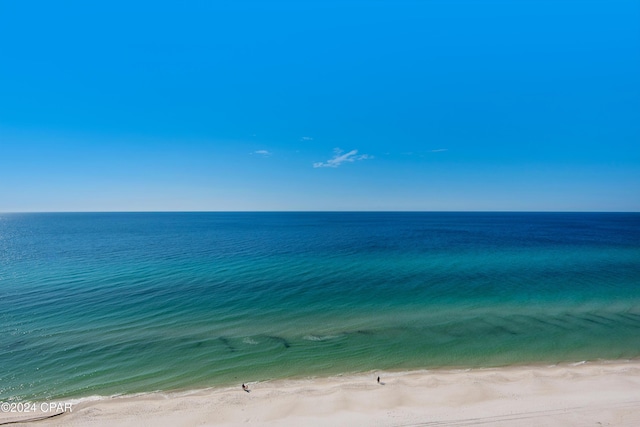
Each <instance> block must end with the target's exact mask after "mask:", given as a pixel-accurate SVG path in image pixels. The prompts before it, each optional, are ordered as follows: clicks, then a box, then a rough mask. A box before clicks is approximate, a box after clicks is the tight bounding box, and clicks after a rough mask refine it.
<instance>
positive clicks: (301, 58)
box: [0, 0, 640, 212]
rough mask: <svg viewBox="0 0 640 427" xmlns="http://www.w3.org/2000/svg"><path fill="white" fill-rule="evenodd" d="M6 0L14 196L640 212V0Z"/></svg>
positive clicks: (8, 166)
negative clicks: (96, 0)
mask: <svg viewBox="0 0 640 427" xmlns="http://www.w3.org/2000/svg"><path fill="white" fill-rule="evenodd" d="M132 3H134V2H117V1H109V2H65V1H61V2H44V1H43V2H35V1H28V0H25V1H9V0H0V212H10V211H138V210H145V211H146V210H151V211H153V210H213V211H216V210H527V211H537V210H543V211H544V210H551V211H554V210H560V211H590V210H595V211H640V1H615V0H610V1H588V0H585V1H562V0H555V1H545V0H536V1H515V0H512V1H482V0H477V1H456V0H446V1H445V0H442V1H429V0H425V1H402V0H399V1H379V0H369V1H349V0H343V1H331V0H325V1H295V2H294V1H268V0H264V1H242V0H238V1H213V0H212V1H197V2H196V1H192V2H187V1H185V2H177V1H176V2H163V1H153V2H151V1H149V2H135V4H132Z"/></svg>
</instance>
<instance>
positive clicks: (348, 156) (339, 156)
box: [313, 148, 373, 168]
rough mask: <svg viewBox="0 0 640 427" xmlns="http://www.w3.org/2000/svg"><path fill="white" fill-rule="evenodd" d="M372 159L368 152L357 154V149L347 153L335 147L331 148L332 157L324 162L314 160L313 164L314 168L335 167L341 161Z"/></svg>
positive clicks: (341, 162)
mask: <svg viewBox="0 0 640 427" xmlns="http://www.w3.org/2000/svg"><path fill="white" fill-rule="evenodd" d="M368 159H373V156H371V155H369V154H360V155H358V150H351V151H349V152H348V153H344V152H343V151H342V150H341V149H339V148H336V149H334V150H333V157H332V158H331V159H329V160H327V161H326V162H316V163H314V164H313V167H314V168H337V167H338V166H340V165H341V164H343V163H353V162H355V161H357V160H368Z"/></svg>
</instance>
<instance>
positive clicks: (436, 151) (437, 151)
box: [431, 148, 449, 153]
mask: <svg viewBox="0 0 640 427" xmlns="http://www.w3.org/2000/svg"><path fill="white" fill-rule="evenodd" d="M443 151H449V149H448V148H438V149H436V150H431V152H432V153H442V152H443Z"/></svg>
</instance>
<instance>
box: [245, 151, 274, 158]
mask: <svg viewBox="0 0 640 427" xmlns="http://www.w3.org/2000/svg"><path fill="white" fill-rule="evenodd" d="M249 154H260V155H261V156H264V157H269V156H270V155H271V152H270V151H267V150H256V151H254V152H252V153H249Z"/></svg>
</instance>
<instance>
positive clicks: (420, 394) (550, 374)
mask: <svg viewBox="0 0 640 427" xmlns="http://www.w3.org/2000/svg"><path fill="white" fill-rule="evenodd" d="M378 376H380V378H381V383H380V384H378V383H377V382H376V378H377V377H378ZM245 384H247V385H248V386H249V389H250V392H249V393H246V392H244V391H243V390H242V388H241V387H240V384H238V385H237V387H213V388H205V389H196V390H182V391H172V392H151V393H141V394H135V395H120V396H89V397H83V398H78V399H66V400H60V401H56V402H53V403H60V404H67V403H70V404H71V410H70V411H67V412H66V413H63V414H61V415H57V414H58V412H59V411H53V410H52V409H53V407H51V409H50V408H49V407H45V411H42V410H40V409H41V408H36V409H38V410H39V412H38V411H34V412H30V413H19V414H17V413H6V412H2V413H0V425H3V424H6V423H10V422H11V423H13V422H20V421H21V420H22V421H25V420H32V421H34V422H27V423H23V422H20V425H34V426H36V425H38V426H41V425H47V426H58V425H59V426H63V425H64V426H66V425H91V426H107V425H131V426H133V425H141V424H142V425H160V426H164V425H166V426H170V425H171V426H173V425H183V426H190V425H222V426H226V425H237V424H240V423H248V424H252V425H265V424H266V425H286V426H289V425H290V426H294V425H327V424H331V425H333V426H343V425H344V426H354V425H371V424H375V425H383V426H399V425H476V424H490V425H522V424H525V425H540V424H543V425H549V426H561V425H586V424H596V423H597V422H600V423H603V424H607V423H611V424H612V425H629V426H632V425H640V397H637V391H638V390H640V360H611V361H595V362H587V361H585V362H577V363H569V364H566V363H565V364H558V365H529V366H507V367H497V368H496V367H492V368H470V369H464V368H463V369H433V370H411V371H399V372H393V371H370V372H366V373H359V374H345V375H338V376H332V377H317V378H306V379H278V380H272V381H264V382H251V381H250V380H249V379H247V382H245ZM36 406H37V405H36ZM62 407H63V406H62V405H60V406H59V408H62ZM42 417H49V418H45V419H42V420H39V421H37V422H36V419H38V418H42ZM10 425H16V424H10Z"/></svg>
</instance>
